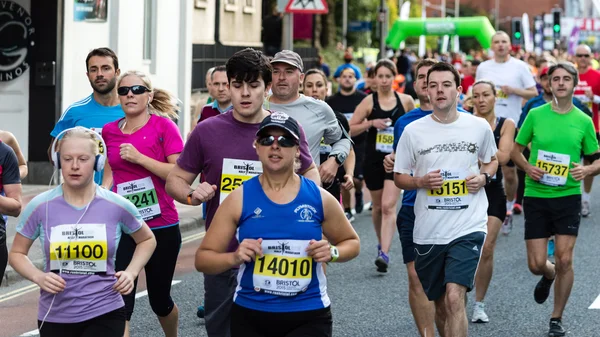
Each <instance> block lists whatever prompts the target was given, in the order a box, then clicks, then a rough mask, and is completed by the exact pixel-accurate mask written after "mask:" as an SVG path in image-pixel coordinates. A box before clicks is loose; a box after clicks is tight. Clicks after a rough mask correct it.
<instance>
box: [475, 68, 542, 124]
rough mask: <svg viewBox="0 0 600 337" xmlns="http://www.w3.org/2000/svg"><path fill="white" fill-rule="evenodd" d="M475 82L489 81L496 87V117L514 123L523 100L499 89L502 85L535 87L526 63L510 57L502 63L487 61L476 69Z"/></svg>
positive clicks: (517, 118) (519, 112)
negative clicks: (510, 120) (507, 119)
mask: <svg viewBox="0 0 600 337" xmlns="http://www.w3.org/2000/svg"><path fill="white" fill-rule="evenodd" d="M476 80H477V81H479V80H490V81H492V82H494V84H495V85H496V93H497V98H496V110H495V112H496V116H498V117H504V118H511V119H512V120H513V121H514V122H515V123H516V122H518V121H519V118H520V117H521V108H522V103H523V98H522V97H521V96H518V95H515V94H510V95H506V94H505V93H503V92H502V89H500V87H501V86H503V85H508V86H509V87H512V88H518V89H527V88H531V87H534V86H535V79H534V77H533V74H532V73H531V70H530V69H529V66H528V65H527V63H525V62H523V61H521V60H518V59H516V58H514V57H511V58H510V59H509V60H508V61H506V62H504V63H498V62H496V61H495V60H488V61H485V62H483V63H481V64H480V65H479V67H477V75H476Z"/></svg>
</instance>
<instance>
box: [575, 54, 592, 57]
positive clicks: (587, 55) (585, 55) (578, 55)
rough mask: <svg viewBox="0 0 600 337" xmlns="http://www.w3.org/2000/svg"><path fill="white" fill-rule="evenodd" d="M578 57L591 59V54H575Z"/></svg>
mask: <svg viewBox="0 0 600 337" xmlns="http://www.w3.org/2000/svg"><path fill="white" fill-rule="evenodd" d="M575 56H577V57H590V54H575Z"/></svg>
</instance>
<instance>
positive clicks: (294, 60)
mask: <svg viewBox="0 0 600 337" xmlns="http://www.w3.org/2000/svg"><path fill="white" fill-rule="evenodd" d="M273 63H287V64H289V65H291V66H294V67H296V68H298V69H300V71H304V63H302V58H301V57H300V55H298V53H295V52H293V51H291V50H287V49H286V50H282V51H280V52H279V53H277V54H275V57H273V59H272V60H271V64H273Z"/></svg>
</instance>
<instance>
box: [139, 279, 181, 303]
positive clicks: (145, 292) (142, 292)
mask: <svg viewBox="0 0 600 337" xmlns="http://www.w3.org/2000/svg"><path fill="white" fill-rule="evenodd" d="M177 283H181V281H179V280H173V281H172V282H171V285H172V286H174V285H176V284H177ZM144 296H148V291H147V290H144V291H140V292H139V293H137V294H135V298H136V299H137V298H140V297H144Z"/></svg>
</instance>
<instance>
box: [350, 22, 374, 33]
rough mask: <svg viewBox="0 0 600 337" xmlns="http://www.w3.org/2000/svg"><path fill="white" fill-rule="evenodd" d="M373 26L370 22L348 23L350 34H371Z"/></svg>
mask: <svg viewBox="0 0 600 337" xmlns="http://www.w3.org/2000/svg"><path fill="white" fill-rule="evenodd" d="M372 27H373V25H372V24H371V22H370V21H350V23H348V31H349V32H369V31H371V30H372Z"/></svg>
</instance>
